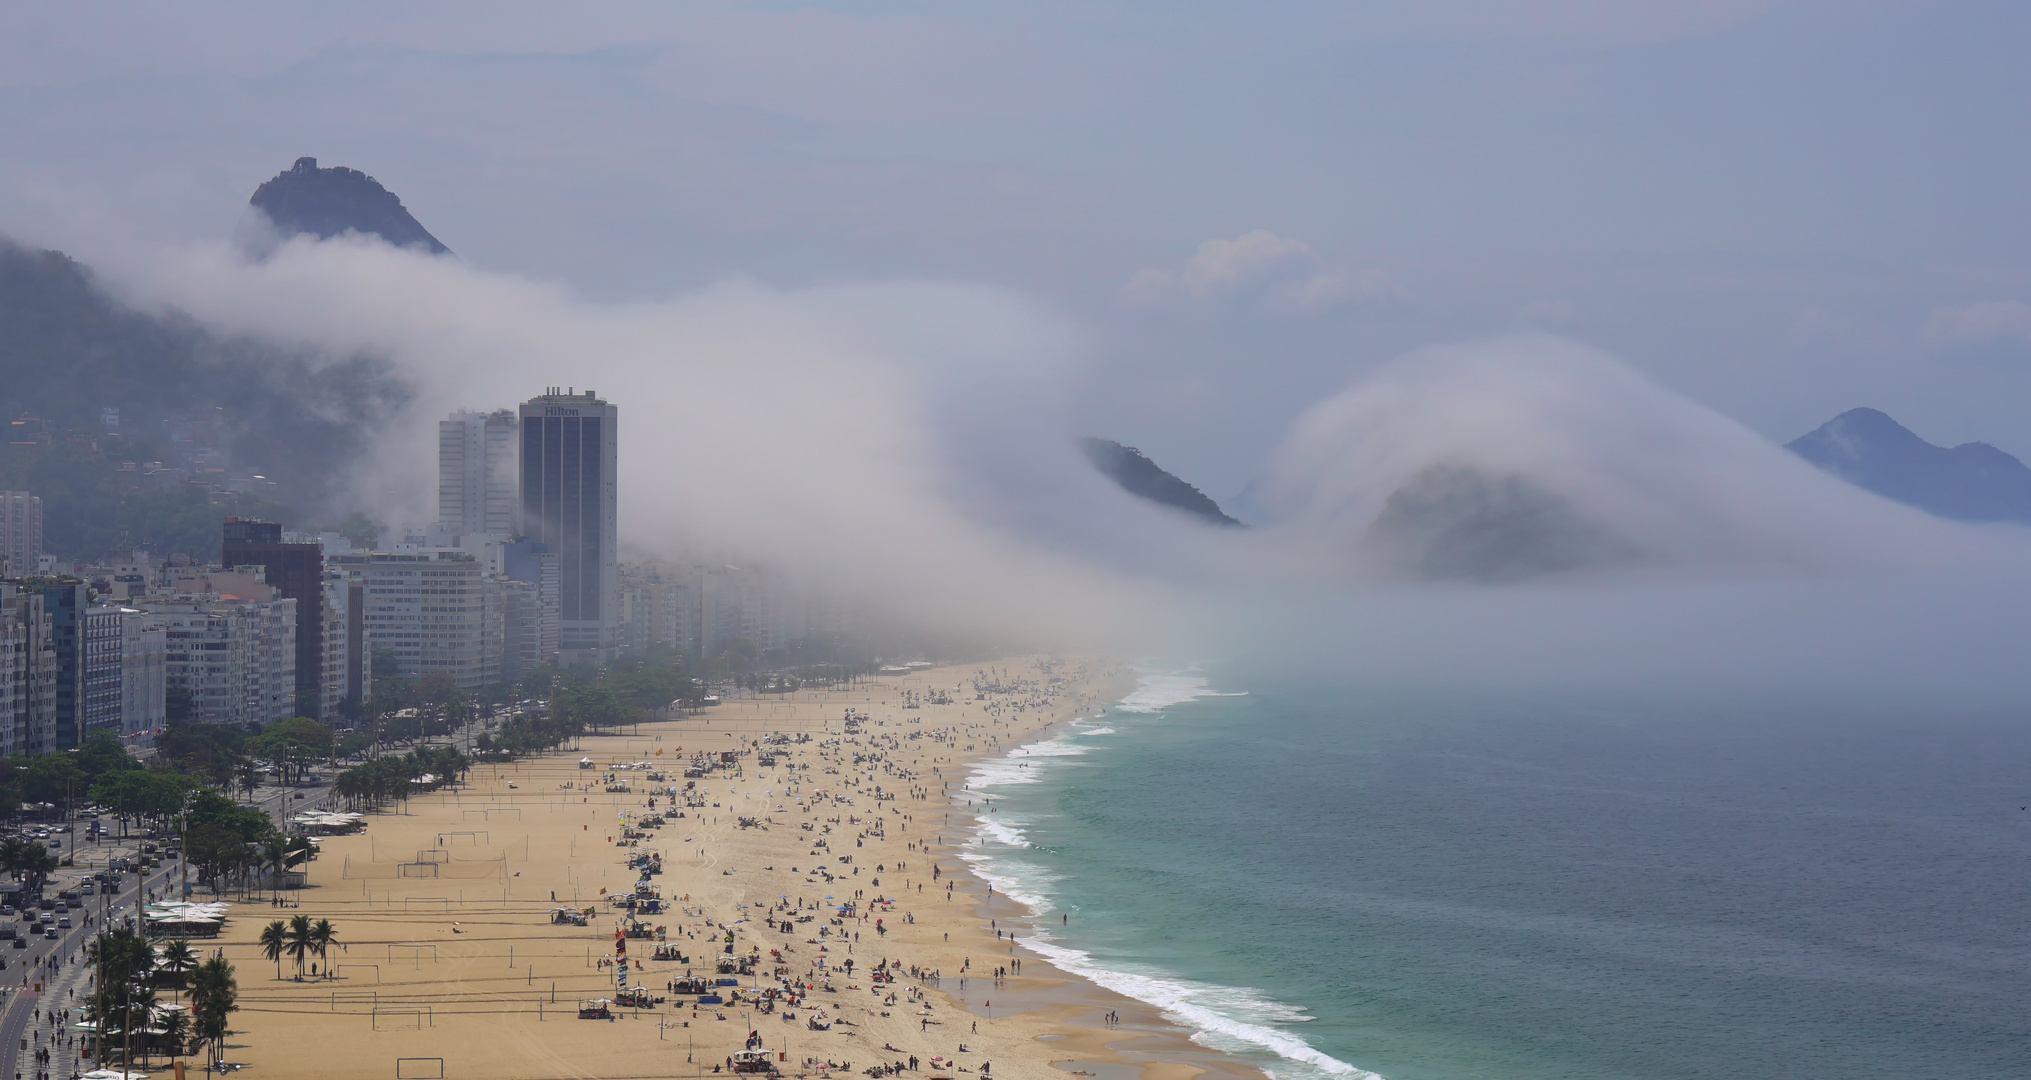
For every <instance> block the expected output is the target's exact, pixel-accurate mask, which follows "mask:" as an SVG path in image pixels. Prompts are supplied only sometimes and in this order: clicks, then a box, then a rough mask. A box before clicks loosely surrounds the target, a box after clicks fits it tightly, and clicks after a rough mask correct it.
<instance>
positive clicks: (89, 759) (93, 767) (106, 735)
mask: <svg viewBox="0 0 2031 1080" xmlns="http://www.w3.org/2000/svg"><path fill="white" fill-rule="evenodd" d="M77 764H78V768H79V769H81V770H83V772H84V774H85V775H86V776H89V777H91V778H92V779H94V780H97V779H98V778H99V777H102V776H105V775H106V774H108V773H114V772H121V771H128V770H134V769H139V768H140V767H141V763H140V762H138V761H135V760H134V755H132V754H130V753H128V752H127V748H126V747H124V746H121V745H120V740H119V739H118V738H117V737H116V736H114V735H113V734H112V733H111V732H107V731H95V732H93V733H92V734H91V735H89V736H87V737H86V738H85V741H84V743H83V744H82V745H80V746H79V747H78V752H77Z"/></svg>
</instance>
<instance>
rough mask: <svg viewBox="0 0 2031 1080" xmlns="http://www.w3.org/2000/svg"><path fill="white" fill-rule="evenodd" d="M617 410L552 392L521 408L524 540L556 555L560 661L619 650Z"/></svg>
mask: <svg viewBox="0 0 2031 1080" xmlns="http://www.w3.org/2000/svg"><path fill="white" fill-rule="evenodd" d="M614 416H615V409H614V407H613V406H612V405H609V404H607V403H606V402H604V401H601V400H600V399H599V398H598V397H597V396H595V395H594V394H593V392H592V391H590V390H587V391H586V392H585V393H583V394H580V393H577V392H576V391H575V390H574V391H568V392H567V391H563V390H562V388H561V387H556V386H553V387H550V388H549V392H548V393H545V394H544V395H543V396H541V397H537V398H531V399H530V400H528V401H526V402H524V403H523V404H522V410H521V422H522V425H521V426H522V455H521V458H522V515H521V517H522V535H524V536H527V537H529V538H530V539H533V540H537V541H540V542H542V543H543V544H545V545H547V546H548V547H549V549H550V550H551V551H554V552H556V553H557V569H558V594H559V596H558V607H559V612H558V615H559V626H558V649H559V653H560V655H559V656H558V663H560V664H571V663H580V662H590V663H595V664H607V663H612V662H613V660H614V659H615V657H616V656H617V654H618V651H619V645H620V616H621V611H620V607H621V604H620V598H621V597H620V593H621V587H620V585H621V583H620V567H619V548H618V546H617V545H616V543H615V524H614V523H615V515H614V463H615V460H616V458H617V456H618V455H617V451H616V447H617V445H618V444H617V443H616V442H615V439H614Z"/></svg>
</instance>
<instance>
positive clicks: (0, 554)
mask: <svg viewBox="0 0 2031 1080" xmlns="http://www.w3.org/2000/svg"><path fill="white" fill-rule="evenodd" d="M41 558H42V500H41V499H40V498H38V497H36V496H34V495H30V494H29V493H28V492H26V491H0V564H5V565H4V566H0V570H4V571H5V572H6V573H7V574H9V575H11V576H13V577H30V576H33V575H34V574H35V572H36V563H37V562H38V561H39V560H40V559H41Z"/></svg>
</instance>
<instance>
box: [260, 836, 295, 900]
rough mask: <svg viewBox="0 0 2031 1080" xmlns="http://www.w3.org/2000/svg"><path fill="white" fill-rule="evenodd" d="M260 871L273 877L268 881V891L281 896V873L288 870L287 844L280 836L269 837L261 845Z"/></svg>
mask: <svg viewBox="0 0 2031 1080" xmlns="http://www.w3.org/2000/svg"><path fill="white" fill-rule="evenodd" d="M259 858H260V862H261V869H262V870H264V871H266V872H268V873H271V874H273V875H275V876H274V878H273V879H271V880H270V883H269V885H270V891H272V892H273V893H274V894H275V895H276V896H278V897H279V896H281V895H282V892H281V890H282V872H283V871H284V870H287V869H288V868H289V842H288V841H287V840H285V839H284V838H282V837H281V836H270V837H269V838H268V839H267V840H266V841H265V842H263V843H262V845H261V851H260V854H259Z"/></svg>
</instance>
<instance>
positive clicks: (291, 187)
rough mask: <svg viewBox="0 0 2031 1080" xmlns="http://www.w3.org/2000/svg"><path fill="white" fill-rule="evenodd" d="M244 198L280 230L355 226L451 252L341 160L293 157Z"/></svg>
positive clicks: (322, 234)
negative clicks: (332, 163) (324, 163)
mask: <svg viewBox="0 0 2031 1080" xmlns="http://www.w3.org/2000/svg"><path fill="white" fill-rule="evenodd" d="M248 202H250V203H252V204H253V205H254V206H255V207H256V208H257V209H259V210H261V211H262V212H263V213H266V214H267V215H268V220H269V221H270V222H272V223H274V225H275V229H276V231H277V232H279V233H281V234H282V235H283V236H298V235H303V234H308V235H311V236H315V237H319V238H326V237H333V236H340V235H343V234H345V233H347V232H357V233H360V234H362V235H368V236H378V237H380V238H381V239H383V240H386V241H387V242H389V243H391V244H393V245H395V246H396V247H421V248H423V249H424V250H426V251H429V252H430V253H431V254H433V255H448V254H450V253H451V249H450V248H448V247H445V246H444V245H443V244H441V243H439V242H438V240H437V237H435V236H432V235H430V231H429V230H428V229H425V228H424V227H423V225H422V223H421V222H419V221H417V220H416V218H415V217H414V216H413V215H411V214H410V213H409V211H408V210H407V209H406V208H404V207H403V205H402V200H401V199H400V198H398V197H396V195H395V193H394V192H392V191H389V190H388V189H387V188H384V187H382V186H381V184H380V182H379V181H377V180H375V179H374V178H373V177H371V176H368V175H367V174H366V173H363V172H361V171H359V170H358V169H348V168H345V167H344V166H337V167H334V168H329V169H320V168H318V167H317V159H316V158H312V157H302V158H297V159H296V164H295V165H293V166H291V167H290V168H289V169H288V170H287V171H285V172H283V173H281V174H280V175H278V176H276V177H275V178H274V179H273V180H270V181H268V182H267V183H265V184H262V185H261V186H260V187H259V188H256V189H255V191H254V197H253V198H252V199H249V200H248Z"/></svg>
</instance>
